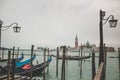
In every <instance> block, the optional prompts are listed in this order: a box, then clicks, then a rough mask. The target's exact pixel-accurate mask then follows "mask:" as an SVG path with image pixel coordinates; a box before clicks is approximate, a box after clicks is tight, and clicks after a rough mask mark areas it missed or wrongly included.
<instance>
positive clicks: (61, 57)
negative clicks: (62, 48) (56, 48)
mask: <svg viewBox="0 0 120 80" xmlns="http://www.w3.org/2000/svg"><path fill="white" fill-rule="evenodd" d="M52 56H53V57H55V58H58V59H63V56H58V57H57V56H56V55H52ZM90 57H91V56H90V55H89V56H82V57H79V56H66V57H65V59H66V60H81V59H88V58H90Z"/></svg>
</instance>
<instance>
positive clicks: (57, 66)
mask: <svg viewBox="0 0 120 80" xmlns="http://www.w3.org/2000/svg"><path fill="white" fill-rule="evenodd" d="M58 57H59V47H57V58H56V76H58Z"/></svg>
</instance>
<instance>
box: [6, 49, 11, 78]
mask: <svg viewBox="0 0 120 80" xmlns="http://www.w3.org/2000/svg"><path fill="white" fill-rule="evenodd" d="M10 56H11V51H8V63H7V65H8V68H7V80H10V65H11V64H10Z"/></svg>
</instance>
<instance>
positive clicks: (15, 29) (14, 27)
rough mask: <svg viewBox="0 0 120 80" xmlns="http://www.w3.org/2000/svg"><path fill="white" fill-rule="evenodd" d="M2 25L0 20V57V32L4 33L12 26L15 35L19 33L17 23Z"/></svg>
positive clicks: (19, 28)
mask: <svg viewBox="0 0 120 80" xmlns="http://www.w3.org/2000/svg"><path fill="white" fill-rule="evenodd" d="M2 25H3V21H2V20H0V56H1V31H6V30H8V29H9V28H10V27H12V26H13V30H14V32H15V33H19V32H20V30H21V27H19V26H18V23H12V24H10V25H8V26H2Z"/></svg>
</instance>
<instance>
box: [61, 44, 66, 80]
mask: <svg viewBox="0 0 120 80" xmlns="http://www.w3.org/2000/svg"><path fill="white" fill-rule="evenodd" d="M65 52H66V46H63V58H62V72H61V80H65Z"/></svg>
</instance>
